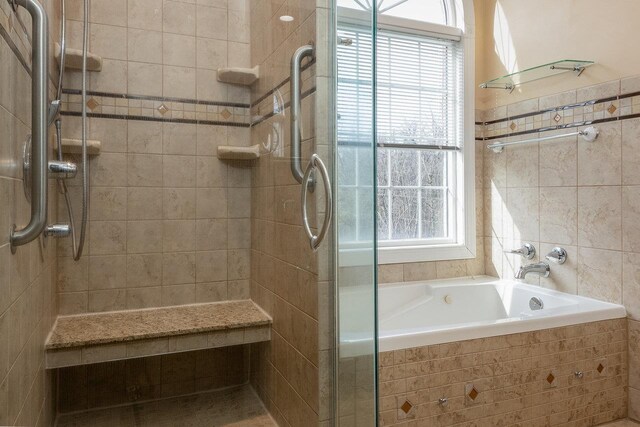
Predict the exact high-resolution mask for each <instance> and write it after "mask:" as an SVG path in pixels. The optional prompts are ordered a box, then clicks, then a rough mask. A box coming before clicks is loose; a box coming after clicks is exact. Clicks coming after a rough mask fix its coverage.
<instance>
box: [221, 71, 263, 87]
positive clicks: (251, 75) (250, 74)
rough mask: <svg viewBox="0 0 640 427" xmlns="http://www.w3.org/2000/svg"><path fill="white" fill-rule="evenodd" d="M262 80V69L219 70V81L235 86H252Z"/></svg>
mask: <svg viewBox="0 0 640 427" xmlns="http://www.w3.org/2000/svg"><path fill="white" fill-rule="evenodd" d="M259 78H260V67H258V66H255V67H253V68H240V67H230V68H218V81H219V82H222V83H231V84H235V85H243V86H251V85H252V84H253V83H254V82H255V81H256V80H258V79H259Z"/></svg>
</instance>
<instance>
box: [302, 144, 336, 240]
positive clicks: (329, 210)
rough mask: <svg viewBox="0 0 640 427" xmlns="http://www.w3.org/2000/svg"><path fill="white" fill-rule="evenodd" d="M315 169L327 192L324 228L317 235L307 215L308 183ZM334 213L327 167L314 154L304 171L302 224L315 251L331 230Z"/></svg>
mask: <svg viewBox="0 0 640 427" xmlns="http://www.w3.org/2000/svg"><path fill="white" fill-rule="evenodd" d="M314 169H318V170H319V171H320V175H321V176H322V182H323V184H324V191H325V192H326V196H325V200H324V210H325V212H324V221H323V222H322V228H321V229H320V232H319V233H318V234H317V235H315V234H313V232H312V231H311V227H310V226H309V216H308V215H307V194H309V187H308V186H307V185H306V184H307V181H308V180H309V178H310V176H311V172H313V170H314ZM332 214H333V194H332V192H331V182H330V181H329V173H328V172H327V168H326V167H325V165H324V163H322V160H321V159H320V156H318V155H317V154H313V155H312V156H311V160H309V165H308V166H307V170H306V172H305V173H304V177H303V178H302V224H303V226H304V231H305V233H307V237H309V244H310V245H311V249H313V250H314V251H316V250H318V247H319V246H320V244H321V243H322V241H323V240H324V238H325V236H326V235H327V231H329V225H330V224H331V215H332Z"/></svg>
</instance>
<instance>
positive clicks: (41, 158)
mask: <svg viewBox="0 0 640 427" xmlns="http://www.w3.org/2000/svg"><path fill="white" fill-rule="evenodd" d="M14 3H16V4H18V5H19V6H22V7H24V8H25V9H27V11H28V12H29V15H31V20H32V23H33V24H32V25H33V30H32V31H33V40H32V45H33V47H32V53H31V63H32V76H31V128H32V129H31V159H30V162H31V192H30V193H31V194H30V195H31V219H30V220H29V224H27V226H26V227H24V228H23V229H21V230H17V229H16V226H15V225H14V226H13V228H12V230H11V237H10V242H11V252H13V253H15V251H16V247H17V246H21V245H26V244H27V243H29V242H31V241H32V240H35V239H37V238H38V236H40V234H41V233H42V231H43V230H44V227H45V226H46V224H47V178H48V176H47V174H48V164H47V141H48V138H47V132H48V123H47V119H48V108H49V104H48V99H47V95H48V88H47V85H48V75H47V64H48V58H47V56H48V55H47V53H48V49H49V28H48V22H47V13H46V12H45V10H44V8H43V7H42V5H41V4H40V3H39V2H38V1H37V0H15V2H14ZM23 179H28V177H23Z"/></svg>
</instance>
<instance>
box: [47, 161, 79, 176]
mask: <svg viewBox="0 0 640 427" xmlns="http://www.w3.org/2000/svg"><path fill="white" fill-rule="evenodd" d="M77 172H78V166H76V164H75V163H72V162H65V161H58V160H52V161H50V162H49V176H50V177H51V178H56V179H70V178H74V177H75V176H76V173H77Z"/></svg>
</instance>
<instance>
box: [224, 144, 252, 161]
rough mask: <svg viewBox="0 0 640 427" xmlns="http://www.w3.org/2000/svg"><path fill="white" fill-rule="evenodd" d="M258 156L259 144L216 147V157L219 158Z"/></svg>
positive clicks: (249, 157) (246, 158)
mask: <svg viewBox="0 0 640 427" xmlns="http://www.w3.org/2000/svg"><path fill="white" fill-rule="evenodd" d="M259 158H260V146H259V145H258V144H256V145H252V146H251V147H232V146H229V145H220V146H219V147H218V159H221V160H257V159H259Z"/></svg>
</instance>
